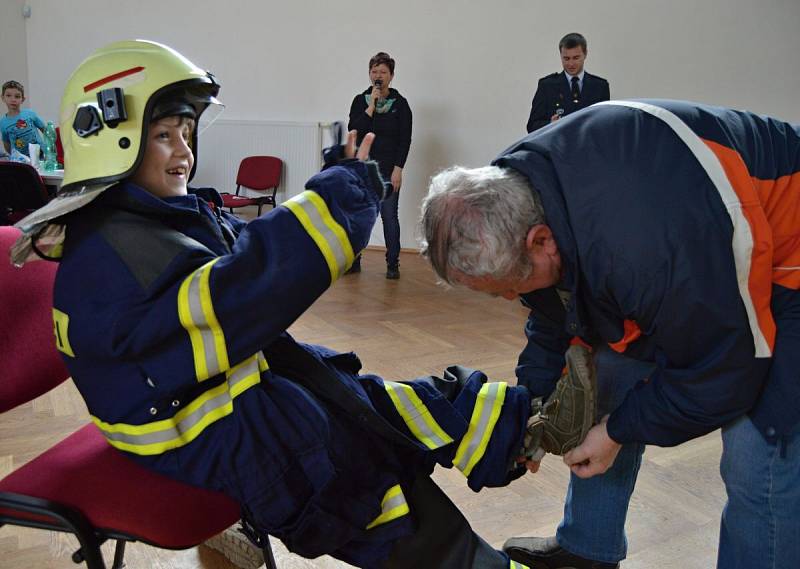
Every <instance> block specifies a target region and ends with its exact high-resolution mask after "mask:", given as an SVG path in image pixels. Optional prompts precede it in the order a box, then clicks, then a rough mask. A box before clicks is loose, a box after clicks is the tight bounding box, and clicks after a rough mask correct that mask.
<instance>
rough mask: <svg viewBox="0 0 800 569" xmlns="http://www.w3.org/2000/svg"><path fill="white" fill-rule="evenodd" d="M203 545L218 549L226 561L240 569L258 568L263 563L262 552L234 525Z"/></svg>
mask: <svg viewBox="0 0 800 569" xmlns="http://www.w3.org/2000/svg"><path fill="white" fill-rule="evenodd" d="M203 545H206V546H208V547H210V548H211V549H215V550H217V551H219V552H220V553H221V554H222V555H224V556H225V558H226V559H227V560H228V561H230V562H231V563H233V564H234V565H236V566H237V567H241V569H258V568H259V567H262V566H263V565H264V552H263V551H261V549H260V548H258V547H257V546H255V545H254V544H253V543H252V542H251V541H250V540H249V539H247V537H246V536H245V535H244V534H243V533H242V532H241V531H239V530H238V529H237V526H235V525H234V526H231V527H229V528H228V529H226V530H225V531H224V532H222V533H220V534H217V535H215V536H214V537H212V538H211V539H209V540H207V541H206V542H205V543H204V544H203Z"/></svg>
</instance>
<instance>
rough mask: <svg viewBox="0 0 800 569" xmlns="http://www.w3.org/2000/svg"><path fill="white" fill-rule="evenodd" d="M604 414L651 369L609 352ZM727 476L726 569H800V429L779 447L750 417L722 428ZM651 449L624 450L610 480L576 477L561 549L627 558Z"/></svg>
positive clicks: (601, 388) (722, 548) (722, 551)
mask: <svg viewBox="0 0 800 569" xmlns="http://www.w3.org/2000/svg"><path fill="white" fill-rule="evenodd" d="M597 365H598V370H597V371H598V392H599V393H598V410H599V411H600V413H601V414H603V413H607V412H609V411H610V410H613V409H614V408H615V407H616V406H617V405H619V403H621V402H622V400H623V399H624V396H625V392H626V391H627V390H628V389H629V388H630V387H631V386H632V385H633V384H635V383H636V381H638V380H639V379H641V378H643V377H645V376H646V375H647V373H648V371H649V370H650V369H651V368H652V366H651V365H649V364H645V363H642V362H636V361H633V360H629V359H626V358H622V357H621V356H617V355H616V354H614V353H613V352H611V351H610V350H601V351H600V352H599V353H598V357H597ZM722 447H723V448H722V462H721V466H720V470H721V473H722V478H723V481H724V482H725V489H726V491H727V493H728V503H727V505H726V506H725V509H724V511H723V514H722V526H721V531H720V543H719V556H718V561H717V568H718V569H745V568H746V569H784V568H789V567H792V568H794V567H800V426H798V427H797V428H796V429H795V430H794V432H793V433H792V434H791V435H790V436H789V437H787V438H786V439H785V441H783V442H781V443H780V444H779V445H778V446H775V445H771V444H769V443H767V441H766V440H765V439H764V438H763V437H762V436H761V434H760V433H759V432H758V430H757V429H756V428H755V427H754V426H753V424H752V422H751V421H750V419H748V418H747V417H742V418H740V419H739V420H737V421H735V422H733V423H732V424H730V425H728V426H726V427H724V428H723V429H722ZM643 452H644V446H643V445H639V444H628V445H623V447H622V449H621V450H620V452H619V454H618V455H617V459H616V460H615V462H614V465H613V466H612V467H611V468H610V469H609V470H608V471H607V472H606V473H605V474H603V475H600V476H595V477H593V478H589V479H586V480H583V479H581V478H578V477H576V476H574V475H573V476H572V477H571V478H570V484H569V489H568V490H567V498H566V502H565V504H564V518H563V520H562V521H561V524H560V525H559V526H558V530H557V532H556V536H557V539H558V543H559V545H561V547H563V548H564V549H566V550H567V551H570V552H572V553H574V554H576V555H579V556H581V557H584V558H586V559H592V560H594V561H602V562H605V563H615V562H617V561H619V560H621V559H624V558H625V555H626V553H627V539H626V537H625V517H626V515H627V512H628V502H629V500H630V496H631V493H632V492H633V488H634V485H635V484H636V477H637V475H638V473H639V467H640V466H641V457H642V453H643Z"/></svg>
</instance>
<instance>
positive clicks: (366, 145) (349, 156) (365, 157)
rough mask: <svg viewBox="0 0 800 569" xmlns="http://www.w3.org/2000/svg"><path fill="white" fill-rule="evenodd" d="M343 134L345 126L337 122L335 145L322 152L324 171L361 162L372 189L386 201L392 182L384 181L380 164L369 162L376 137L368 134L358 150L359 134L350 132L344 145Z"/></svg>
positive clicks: (391, 189)
mask: <svg viewBox="0 0 800 569" xmlns="http://www.w3.org/2000/svg"><path fill="white" fill-rule="evenodd" d="M343 132H344V125H343V124H342V123H341V122H338V121H337V122H335V123H333V125H331V136H332V138H333V140H334V145H333V146H329V147H328V148H325V149H324V150H323V151H322V159H323V161H324V164H323V166H322V169H323V170H325V169H327V168H330V167H331V166H336V165H337V164H344V163H347V162H352V161H355V160H361V161H363V162H364V164H365V165H366V167H367V176H368V178H369V184H370V189H372V191H374V192H375V194H376V195H377V196H378V200H379V201H383V200H385V199H386V198H388V197H389V196H390V195H392V191H393V188H392V184H391V182H386V181H384V179H383V177H382V176H381V172H380V169H379V168H378V163H377V162H375V161H374V160H369V151H370V148H371V147H372V141H373V140H375V135H374V134H373V133H371V132H370V133H367V135H366V136H365V137H364V140H363V141H362V142H361V146H360V147H359V148H358V149H356V137H357V132H356V131H355V130H351V131H350V132H348V133H347V142H346V143H345V144H342V134H343Z"/></svg>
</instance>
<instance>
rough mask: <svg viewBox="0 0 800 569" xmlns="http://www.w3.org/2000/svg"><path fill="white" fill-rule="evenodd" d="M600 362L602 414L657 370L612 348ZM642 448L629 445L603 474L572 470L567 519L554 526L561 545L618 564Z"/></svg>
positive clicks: (601, 355)
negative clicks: (584, 474) (588, 474)
mask: <svg viewBox="0 0 800 569" xmlns="http://www.w3.org/2000/svg"><path fill="white" fill-rule="evenodd" d="M596 363H597V391H598V403H597V409H598V413H599V415H600V416H601V417H602V416H603V415H605V414H607V413H610V412H611V411H613V410H614V409H616V408H617V407H618V406H619V404H620V403H622V401H623V400H624V399H625V394H626V393H627V392H628V390H629V389H631V388H632V387H633V386H634V385H635V384H636V382H638V381H640V380H641V379H644V378H645V377H647V375H648V373H649V372H650V370H651V369H653V364H651V363H645V362H639V361H636V360H631V359H630V358H625V357H622V356H620V355H618V354H617V353H616V352H614V351H612V350H610V349H608V348H605V349H600V350H599V351H598V353H597V359H596ZM643 453H644V445H642V444H626V445H623V446H622V448H621V449H620V451H619V454H618V455H617V458H616V460H615V461H614V465H613V466H612V467H611V468H610V469H608V471H606V473H605V474H603V475H600V476H595V477H593V478H588V479H582V478H578V477H577V476H575V475H574V474H572V475H570V482H569V488H568V489H567V498H566V501H565V502H564V518H563V519H562V520H561V524H560V525H559V526H558V529H557V530H556V537H557V539H558V543H559V545H561V547H563V548H564V549H566V550H567V551H570V552H572V553H574V554H575V555H579V556H580V557H584V558H586V559H592V560H594V561H602V562H606V563H616V562H617V561H619V560H620V559H624V558H625V555H626V553H627V549H628V542H627V538H626V537H625V517H626V515H627V513H628V501H629V500H630V497H631V494H632V493H633V488H634V486H635V484H636V476H637V475H638V473H639V467H640V466H641V464H642V454H643Z"/></svg>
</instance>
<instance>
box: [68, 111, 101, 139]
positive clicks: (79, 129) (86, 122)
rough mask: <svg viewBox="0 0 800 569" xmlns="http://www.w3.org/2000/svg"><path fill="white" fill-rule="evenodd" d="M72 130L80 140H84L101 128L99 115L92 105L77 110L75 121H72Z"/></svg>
mask: <svg viewBox="0 0 800 569" xmlns="http://www.w3.org/2000/svg"><path fill="white" fill-rule="evenodd" d="M72 128H73V129H74V130H75V132H76V133H77V134H78V136H80V137H81V138H86V137H87V136H91V135H92V134H97V133H98V132H100V130H101V129H102V128H103V123H102V122H101V120H100V113H99V112H98V111H97V108H96V107H94V106H92V105H85V106H83V107H81V108H79V109H78V112H77V113H76V114H75V120H74V121H72Z"/></svg>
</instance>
